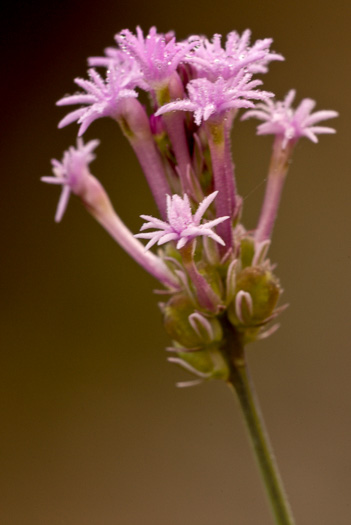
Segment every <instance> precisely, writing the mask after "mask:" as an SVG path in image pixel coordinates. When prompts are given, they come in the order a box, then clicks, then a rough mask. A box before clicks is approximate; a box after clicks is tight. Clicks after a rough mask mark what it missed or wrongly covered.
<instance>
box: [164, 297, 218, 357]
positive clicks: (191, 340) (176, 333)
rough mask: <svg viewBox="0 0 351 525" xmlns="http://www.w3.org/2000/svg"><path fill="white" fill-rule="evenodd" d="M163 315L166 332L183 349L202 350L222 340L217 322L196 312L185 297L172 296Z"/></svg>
mask: <svg viewBox="0 0 351 525" xmlns="http://www.w3.org/2000/svg"><path fill="white" fill-rule="evenodd" d="M163 314H164V326H165V329H166V332H167V333H168V335H169V336H170V337H171V338H172V339H173V340H174V341H176V342H177V343H178V344H179V345H181V346H183V347H185V348H199V347H200V348H202V347H204V346H207V345H210V344H212V343H215V342H219V341H221V339H222V335H223V334H222V328H221V325H220V323H219V322H218V320H217V319H216V318H214V317H205V316H204V315H202V314H201V313H200V312H197V311H196V310H195V307H194V304H193V303H192V301H191V300H190V299H189V298H188V297H187V296H186V295H183V294H177V295H174V296H173V297H172V298H171V299H170V301H169V302H168V303H167V304H166V305H165V306H164V308H163Z"/></svg>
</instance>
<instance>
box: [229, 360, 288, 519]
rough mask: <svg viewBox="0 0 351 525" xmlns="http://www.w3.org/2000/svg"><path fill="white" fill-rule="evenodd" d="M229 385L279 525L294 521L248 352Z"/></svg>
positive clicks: (235, 367) (234, 369)
mask: <svg viewBox="0 0 351 525" xmlns="http://www.w3.org/2000/svg"><path fill="white" fill-rule="evenodd" d="M228 385H229V386H230V388H231V390H232V391H233V392H235V393H236V396H237V399H238V401H239V405H240V408H241V412H242V414H243V416H244V420H245V423H246V428H247V431H248V434H249V438H250V442H251V445H252V449H253V452H254V455H255V458H256V461H257V464H258V467H259V469H260V473H261V476H262V480H263V484H264V487H265V490H266V494H267V497H268V500H269V503H270V506H271V510H272V513H273V515H274V519H275V523H276V525H294V523H295V521H294V518H293V515H292V512H291V509H290V506H289V502H288V500H287V496H286V493H285V490H284V487H283V483H282V480H281V477H280V474H279V470H278V466H277V464H276V461H275V457H274V454H273V449H272V445H271V443H270V440H269V437H268V433H267V430H266V427H265V423H264V420H263V416H262V413H261V410H260V406H259V403H258V399H257V396H256V394H255V391H254V387H253V383H252V381H251V378H250V375H249V371H248V366H247V363H246V358H245V355H244V352H243V351H242V352H240V354H239V355H238V356H236V357H234V358H233V360H232V367H231V373H230V377H229V379H228Z"/></svg>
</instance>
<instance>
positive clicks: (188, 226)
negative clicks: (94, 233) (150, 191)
mask: <svg viewBox="0 0 351 525" xmlns="http://www.w3.org/2000/svg"><path fill="white" fill-rule="evenodd" d="M217 193H218V191H215V192H213V193H211V194H210V195H208V196H207V197H206V198H205V199H204V200H203V201H202V202H201V203H200V205H199V207H198V209H197V211H196V212H195V214H194V215H193V214H192V212H191V207H190V202H189V198H188V196H187V194H185V195H184V197H183V198H182V197H180V196H179V195H172V197H170V196H169V195H167V218H168V222H164V221H161V220H159V219H156V218H154V217H151V216H150V215H141V218H142V219H144V220H146V221H148V222H146V223H144V224H143V225H142V227H141V228H140V231H143V230H147V229H149V228H155V229H157V230H159V231H154V232H149V233H138V234H137V235H135V237H139V238H141V239H150V241H149V242H148V244H147V245H146V247H145V249H146V250H148V249H149V248H151V246H153V245H154V244H156V243H157V244H158V245H160V244H165V243H166V242H170V241H177V248H178V249H180V248H182V247H183V246H185V244H186V243H187V242H188V241H190V240H192V239H193V238H194V237H198V236H199V235H205V236H207V237H210V238H211V239H213V240H214V241H216V242H218V243H219V244H222V245H224V241H223V239H221V237H219V235H217V234H216V233H215V232H214V231H213V230H212V228H214V227H215V226H217V224H219V223H221V222H223V221H226V220H227V219H229V217H219V218H217V219H214V220H212V221H209V222H205V223H203V224H200V222H201V219H202V217H203V215H204V213H205V211H206V210H207V208H208V207H209V206H210V204H211V203H212V201H213V200H214V199H215V197H216V195H217Z"/></svg>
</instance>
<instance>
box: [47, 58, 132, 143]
mask: <svg viewBox="0 0 351 525" xmlns="http://www.w3.org/2000/svg"><path fill="white" fill-rule="evenodd" d="M88 74H89V77H90V80H84V79H82V78H76V79H75V83H76V84H77V85H78V86H79V87H81V88H82V89H84V91H85V93H78V94H77V95H71V96H68V97H64V98H62V99H61V100H59V101H58V102H57V103H56V104H57V105H58V106H68V105H70V104H85V105H87V106H88V107H82V108H80V109H77V110H75V111H72V112H71V113H68V115H66V116H65V118H63V119H62V120H61V121H60V122H59V128H63V127H64V126H67V125H68V124H71V122H74V121H75V120H76V121H78V124H81V126H80V129H79V133H78V135H79V136H81V135H83V133H84V132H85V131H86V130H87V128H88V127H89V126H90V124H91V123H92V122H93V121H94V120H96V119H98V118H101V117H112V118H117V117H118V115H119V113H120V109H121V103H122V101H123V100H124V99H126V98H135V97H137V96H138V94H137V92H136V91H134V89H131V88H132V87H135V85H136V83H137V80H138V73H137V71H136V70H135V69H132V68H130V69H125V70H122V69H121V68H120V67H117V66H116V65H113V62H111V64H110V68H109V69H108V70H107V75H106V81H105V80H104V79H103V78H102V77H101V76H100V75H99V73H97V72H96V71H95V70H94V69H90V70H89V71H88Z"/></svg>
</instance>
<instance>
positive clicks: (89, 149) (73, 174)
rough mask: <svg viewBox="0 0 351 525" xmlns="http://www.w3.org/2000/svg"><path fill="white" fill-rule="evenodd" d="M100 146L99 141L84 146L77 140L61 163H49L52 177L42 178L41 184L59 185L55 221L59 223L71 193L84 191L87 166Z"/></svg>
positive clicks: (80, 140)
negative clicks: (60, 186) (60, 188)
mask: <svg viewBox="0 0 351 525" xmlns="http://www.w3.org/2000/svg"><path fill="white" fill-rule="evenodd" d="M99 144H100V141H99V140H91V141H90V142H87V143H86V144H84V143H83V139H77V147H76V148H74V147H73V146H71V147H70V148H69V149H68V150H67V151H65V153H64V154H63V158H62V161H61V162H59V161H58V160H56V159H53V160H52V161H51V164H52V171H53V174H54V176H53V177H42V178H41V180H42V181H43V182H48V183H49V184H61V185H62V193H61V196H60V199H59V202H58V206H57V210H56V215H55V221H56V222H60V221H61V219H62V217H63V214H64V213H65V210H66V208H67V204H68V200H69V197H70V194H71V192H73V193H75V194H81V193H82V192H83V191H84V184H85V182H84V181H85V178H86V176H87V174H88V173H89V171H88V165H89V164H90V163H91V162H92V161H93V160H94V159H95V155H94V153H93V151H94V149H95V148H96V147H97V146H98V145H99Z"/></svg>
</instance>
